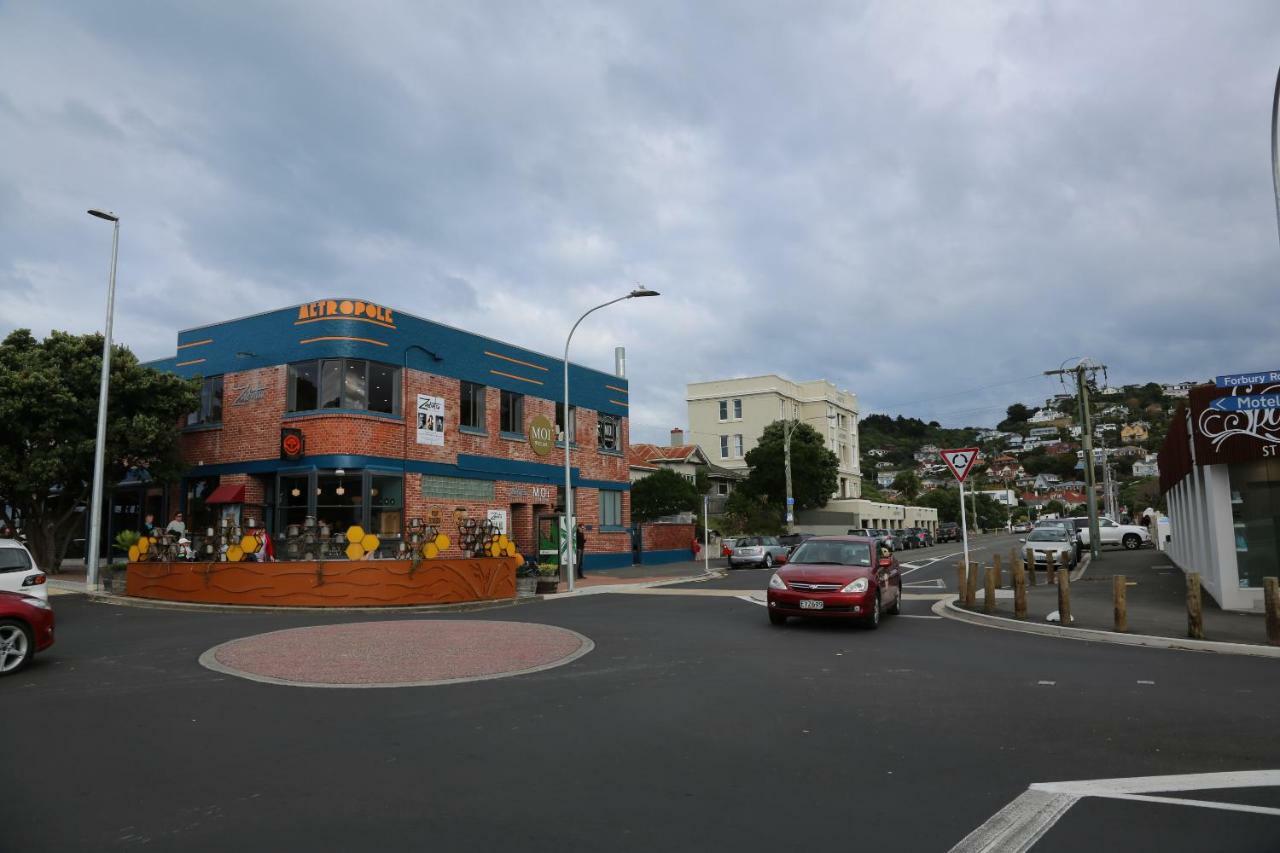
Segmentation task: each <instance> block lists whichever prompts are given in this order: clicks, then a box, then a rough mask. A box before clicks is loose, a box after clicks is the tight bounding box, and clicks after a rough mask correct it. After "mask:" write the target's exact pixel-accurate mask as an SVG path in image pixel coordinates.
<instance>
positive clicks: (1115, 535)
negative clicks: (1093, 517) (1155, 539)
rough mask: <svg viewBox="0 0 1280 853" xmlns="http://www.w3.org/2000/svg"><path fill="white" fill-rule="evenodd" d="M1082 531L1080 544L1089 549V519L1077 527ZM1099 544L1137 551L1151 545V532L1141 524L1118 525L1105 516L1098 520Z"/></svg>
mask: <svg viewBox="0 0 1280 853" xmlns="http://www.w3.org/2000/svg"><path fill="white" fill-rule="evenodd" d="M1076 526H1077V527H1078V528H1079V529H1080V534H1079V535H1080V544H1082V545H1084V547H1086V548H1088V547H1089V519H1087V518H1086V519H1084V520H1083V521H1081V522H1080V523H1078V524H1077V525H1076ZM1098 540H1099V541H1098V544H1099V545H1101V546H1103V547H1106V546H1107V545H1117V546H1119V547H1121V548H1124V549H1125V550H1128V551H1136V550H1137V549H1138V548H1141V547H1142V546H1143V545H1150V544H1151V532H1150V531H1149V530H1147V528H1145V527H1143V526H1142V525H1139V524H1117V523H1116V522H1114V521H1112V520H1111V519H1109V518H1106V517H1105V516H1104V517H1102V518H1099V519H1098Z"/></svg>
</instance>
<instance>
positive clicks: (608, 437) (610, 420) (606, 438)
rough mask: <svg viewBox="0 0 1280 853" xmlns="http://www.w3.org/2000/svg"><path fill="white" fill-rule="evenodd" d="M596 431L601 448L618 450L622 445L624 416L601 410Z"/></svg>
mask: <svg viewBox="0 0 1280 853" xmlns="http://www.w3.org/2000/svg"><path fill="white" fill-rule="evenodd" d="M596 433H597V438H598V443H599V446H600V449H601V450H610V451H617V450H618V449H619V448H620V447H621V446H622V418H620V417H619V416H617V415H606V414H604V413H603V412H601V413H600V418H599V426H598V428H597V430H596Z"/></svg>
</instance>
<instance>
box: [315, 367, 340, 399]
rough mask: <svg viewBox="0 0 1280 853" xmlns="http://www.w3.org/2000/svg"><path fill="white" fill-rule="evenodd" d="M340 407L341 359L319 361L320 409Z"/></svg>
mask: <svg viewBox="0 0 1280 853" xmlns="http://www.w3.org/2000/svg"><path fill="white" fill-rule="evenodd" d="M341 407H342V359H340V358H331V359H326V360H325V361H322V362H320V406H319V408H321V409H338V408H341Z"/></svg>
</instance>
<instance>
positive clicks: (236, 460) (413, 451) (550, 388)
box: [151, 299, 632, 570]
mask: <svg viewBox="0 0 1280 853" xmlns="http://www.w3.org/2000/svg"><path fill="white" fill-rule="evenodd" d="M151 366H152V367H155V368H157V369H161V370H170V371H173V372H175V373H178V374H180V375H183V376H199V377H203V382H204V386H203V392H202V402H201V410H200V411H199V412H196V413H193V414H192V415H191V416H190V417H189V418H188V419H187V423H186V424H184V425H183V435H182V452H183V458H184V460H185V461H186V462H187V463H188V464H189V465H190V468H189V470H188V471H187V472H186V475H185V476H184V477H183V480H182V482H181V484H174V485H173V486H170V487H169V489H168V504H169V506H168V510H169V513H173V512H178V511H181V512H183V513H185V515H186V520H187V525H188V527H189V528H190V529H192V530H196V531H198V530H202V529H204V528H207V527H210V526H214V525H215V524H216V523H217V519H218V517H219V516H221V515H224V514H232V515H235V516H236V517H238V518H239V519H240V520H241V522H242V523H246V522H247V520H248V519H249V518H253V519H255V521H256V523H258V524H260V525H264V526H265V527H266V528H267V529H268V530H269V531H271V532H272V533H273V534H276V535H279V534H280V532H281V531H283V529H284V528H285V526H286V525H289V524H297V523H302V522H303V521H304V520H305V519H306V518H307V517H312V518H316V519H318V520H320V521H321V522H325V523H328V524H329V525H331V526H332V527H333V528H334V529H337V530H341V529H345V528H346V526H348V525H350V524H360V525H361V526H363V527H364V529H366V530H371V531H373V532H375V533H377V534H378V536H379V537H380V538H381V540H382V543H383V547H382V549H381V552H382V553H384V554H385V553H390V552H392V551H394V549H395V546H396V544H397V542H398V540H399V537H400V536H401V533H402V531H403V530H404V528H405V526H406V523H407V520H408V519H413V518H421V519H423V520H424V521H425V522H426V523H428V524H432V523H438V524H439V526H440V528H441V530H442V531H443V532H445V533H450V534H452V533H453V532H454V515H455V513H457V512H459V511H462V512H465V513H467V514H468V515H470V516H471V517H475V518H485V517H487V516H490V515H491V514H492V517H494V518H495V519H496V520H498V521H500V522H502V523H503V524H505V527H506V531H507V533H508V535H509V536H511V537H512V538H513V539H514V540H515V542H516V544H517V547H518V548H519V549H520V551H521V553H524V554H533V553H535V552H536V551H537V548H538V544H539V543H538V535H537V531H536V526H537V519H538V518H539V517H540V516H544V517H545V516H547V515H550V514H552V513H554V512H556V511H557V510H558V509H559V510H560V511H562V510H563V504H564V497H563V492H564V468H563V464H564V457H563V453H564V449H563V448H564V446H563V444H562V443H561V441H562V439H561V438H560V436H562V435H563V432H562V427H561V425H562V424H563V422H564V420H565V419H564V417H563V406H562V376H563V372H562V371H563V364H562V362H561V361H560V360H559V359H555V358H551V357H548V356H545V355H542V354H540V353H535V352H530V351H528V350H524V349H521V348H519V347H516V346H513V345H510V344H506V343H502V342H501V341H497V340H493V339H491V338H487V337H484V336H482V335H477V334H473V333H470V332H464V331H461V330H459V329H454V328H451V327H449V326H444V325H441V324H439V323H434V322H431V321H429V320H424V319H421V318H418V317H412V316H409V315H406V314H401V313H399V312H397V311H393V310H391V309H389V308H386V307H385V306H381V305H375V304H373V303H369V302H363V301H359V300H354V299H338V300H321V301H318V302H309V303H306V304H303V305H298V306H293V307H291V308H284V309H280V310H277V311H269V312H266V313H263V314H256V315H253V316H249V317H243V318H240V319H237V320H229V321H226V322H222V323H215V324H212V325H208V326H201V327H198V328H194V329H188V330H186V331H183V332H180V333H179V334H178V344H177V354H176V355H175V356H173V357H172V358H167V359H162V360H160V361H156V362H152V363H151ZM569 374H570V399H571V402H572V405H571V406H570V409H569V417H568V421H569V431H570V434H571V441H572V445H571V455H572V481H573V486H574V503H575V509H576V515H577V516H578V519H579V521H581V522H582V523H584V524H585V525H586V526H587V528H588V533H587V549H586V564H585V567H586V568H587V569H588V570H591V569H605V568H615V567H619V566H623V565H630V564H631V562H632V548H631V536H630V532H629V531H630V492H629V489H630V484H629V477H628V468H627V457H626V448H627V439H628V422H627V393H628V386H627V381H626V379H624V378H621V377H619V376H615V375H613V374H610V373H604V372H601V371H597V370H592V369H590V368H587V367H582V366H579V365H574V364H571V365H570V367H569ZM295 431H296V432H295ZM290 437H298V438H301V440H302V442H301V446H300V447H299V446H297V445H295V444H294V443H293V441H292V439H291V438H290ZM286 438H290V440H288V441H287V440H286ZM290 451H293V452H290ZM152 489H153V490H154V486H153V487H152ZM544 523H546V524H547V526H548V527H549V526H550V525H549V523H547V522H544ZM453 539H454V540H455V541H454V544H453V545H452V546H451V549H450V551H448V552H446V553H445V554H444V556H461V553H460V552H459V551H458V550H457V543H456V539H457V537H456V536H453Z"/></svg>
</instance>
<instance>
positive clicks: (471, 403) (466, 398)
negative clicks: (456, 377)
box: [458, 382, 485, 430]
mask: <svg viewBox="0 0 1280 853" xmlns="http://www.w3.org/2000/svg"><path fill="white" fill-rule="evenodd" d="M484 391H485V388H484V386H483V385H477V384H476V383H474V382H463V383H462V390H461V395H460V396H461V399H460V400H459V402H458V411H459V412H460V413H461V421H460V422H461V424H462V426H464V427H470V428H471V429H479V430H482V429H484V428H485V423H484Z"/></svg>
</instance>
